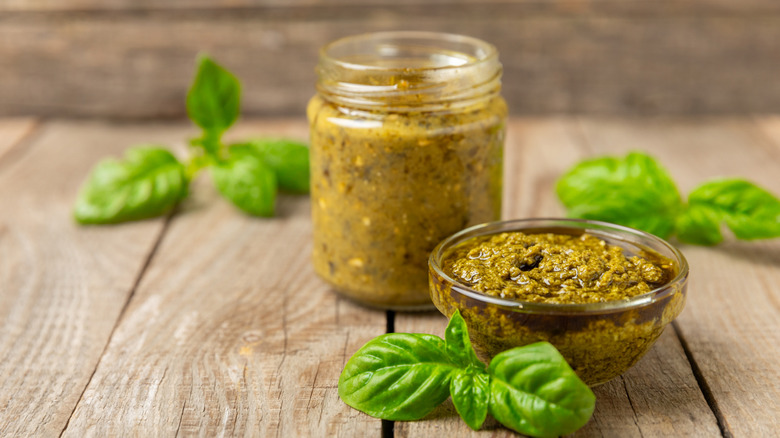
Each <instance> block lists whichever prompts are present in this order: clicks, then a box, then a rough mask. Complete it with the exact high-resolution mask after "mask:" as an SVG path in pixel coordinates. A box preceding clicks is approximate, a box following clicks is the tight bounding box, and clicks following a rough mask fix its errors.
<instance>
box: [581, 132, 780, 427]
mask: <svg viewBox="0 0 780 438" xmlns="http://www.w3.org/2000/svg"><path fill="white" fill-rule="evenodd" d="M582 129H583V131H584V137H585V138H586V141H587V143H588V145H589V148H590V150H591V151H592V152H593V153H594V154H603V153H610V154H615V153H617V154H623V153H625V152H627V151H628V150H630V149H640V150H645V151H649V152H650V153H652V154H654V155H655V156H656V157H657V158H658V159H659V160H660V161H661V162H662V163H663V164H664V165H665V166H666V167H667V168H668V169H669V171H670V172H671V174H672V176H673V177H674V178H675V180H676V181H678V182H679V186H680V187H681V189H682V191H683V192H684V193H687V192H689V191H690V190H691V189H692V188H693V187H695V186H696V185H698V184H700V183H702V182H704V181H705V180H707V179H710V178H716V177H726V176H741V177H746V178H749V179H750V180H752V181H754V182H756V183H758V184H760V185H762V186H764V187H766V188H767V189H769V190H770V191H772V192H774V193H780V178H778V175H779V174H780V173H779V172H780V157H778V148H774V147H771V145H767V144H766V141H767V140H766V137H765V136H764V135H763V134H762V133H761V132H759V131H758V130H757V129H756V127H755V125H754V124H752V123H750V121H745V120H744V119H740V120H729V119H717V120H715V121H713V120H707V119H703V120H698V121H692V120H637V121H633V122H631V121H626V120H621V121H616V120H587V121H583V122H582ZM762 142H763V143H762ZM681 249H682V251H683V253H684V254H685V256H686V257H687V258H688V262H689V264H690V267H691V268H690V269H691V279H690V287H689V294H688V303H687V306H686V308H685V310H684V311H683V313H682V315H681V316H680V318H679V319H678V320H677V324H678V325H677V327H678V328H679V333H680V335H681V337H682V339H683V341H684V345H685V346H686V347H687V348H688V350H689V354H690V355H691V357H692V358H693V360H694V362H695V366H696V367H697V368H698V371H699V372H700V374H701V375H700V384H701V385H702V387H703V388H704V389H705V391H706V392H708V393H709V395H710V396H711V404H712V405H713V409H714V410H715V411H716V412H718V413H719V415H720V416H721V418H720V422H721V427H722V428H723V429H724V432H725V433H727V434H732V435H733V436H770V435H772V434H775V433H776V431H777V430H778V425H779V424H778V421H779V420H778V417H777V415H776V412H777V401H778V400H780V371H779V370H778V367H777V361H778V358H780V348H778V345H780V319H778V313H779V312H780V304H779V303H780V288H778V286H777V285H778V284H780V241H778V240H777V239H775V240H771V241H763V242H737V241H735V240H734V239H733V238H731V239H729V241H728V242H727V243H725V244H722V245H719V246H718V247H715V248H703V247H696V246H689V245H682V246H681Z"/></svg>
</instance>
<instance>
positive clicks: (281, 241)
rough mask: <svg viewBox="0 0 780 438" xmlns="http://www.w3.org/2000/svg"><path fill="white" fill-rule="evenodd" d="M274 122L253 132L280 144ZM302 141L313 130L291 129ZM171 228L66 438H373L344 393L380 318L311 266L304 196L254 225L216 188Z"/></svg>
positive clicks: (200, 187) (287, 200) (199, 195)
mask: <svg viewBox="0 0 780 438" xmlns="http://www.w3.org/2000/svg"><path fill="white" fill-rule="evenodd" d="M280 125H281V124H279V123H273V122H269V123H266V124H263V125H257V126H254V127H249V128H247V129H246V131H251V132H253V133H257V134H260V133H267V134H277V135H278V134H280V133H285V132H290V128H289V127H288V128H287V131H285V128H283V127H282V128H281V129H280ZM294 129H295V132H296V133H297V134H298V135H301V134H304V135H305V132H306V128H305V125H303V124H300V123H298V124H295V125H294ZM196 185H197V187H196V188H195V189H193V194H194V198H193V199H192V200H191V202H190V203H188V204H187V205H185V206H184V208H183V210H182V211H181V212H180V214H178V215H177V216H176V217H175V218H174V220H173V221H172V223H171V225H170V228H169V230H168V232H167V233H166V235H165V238H164V239H163V241H162V243H161V245H160V248H159V250H158V252H157V253H156V255H155V257H154V258H153V259H152V261H151V264H150V265H149V268H148V270H147V273H146V275H145V276H144V278H143V280H142V281H141V283H140V285H139V287H138V290H137V292H136V293H135V295H134V296H133V299H132V301H131V303H130V306H129V308H128V309H127V312H126V313H125V316H124V317H123V318H122V320H121V322H120V324H119V326H118V327H117V330H116V332H115V334H114V336H113V338H112V339H111V342H110V344H109V346H108V348H107V350H106V352H105V354H104V355H103V358H102V360H101V362H100V365H99V367H98V368H97V371H96V373H95V376H94V378H93V379H92V382H91V383H90V385H89V387H88V388H87V389H86V391H85V393H84V397H83V398H82V400H81V402H80V403H79V405H78V407H77V408H76V410H75V412H74V414H73V417H72V419H71V421H70V423H69V425H68V428H67V430H66V431H65V434H64V436H68V437H70V436H74V437H81V436H114V435H118V436H124V435H137V436H160V435H166V436H172V435H179V434H181V435H185V436H189V435H205V436H222V435H228V436H234V435H248V436H263V437H273V436H278V437H288V436H368V435H374V436H377V435H379V434H380V429H381V423H380V421H379V420H376V419H373V418H370V417H368V416H365V415H363V414H361V413H359V412H357V411H355V410H353V409H351V408H349V407H348V406H346V405H345V404H343V403H342V402H341V401H340V400H339V398H338V395H337V388H336V383H337V381H338V376H339V374H340V373H341V370H342V368H343V366H344V364H345V363H346V360H347V359H348V358H349V357H350V356H351V355H352V353H353V352H354V351H356V350H357V349H358V348H359V347H360V346H362V345H363V344H364V343H365V342H367V341H368V340H369V339H371V338H373V337H374V336H378V335H379V334H382V333H384V331H385V312H383V311H375V310H367V309H364V308H360V307H357V306H356V305H353V304H351V303H350V302H346V301H343V300H342V299H340V298H339V297H338V296H337V295H335V294H334V293H333V292H332V291H330V290H329V288H328V287H327V286H326V285H325V284H323V283H322V282H321V281H320V280H319V279H318V278H316V277H315V275H314V273H313V271H312V267H311V263H310V262H309V253H310V241H311V226H310V220H309V200H308V197H306V196H303V197H292V196H290V197H283V198H282V199H281V200H280V202H279V206H278V209H279V215H278V217H276V218H273V219H258V218H250V217H247V216H245V215H243V214H241V213H239V212H238V211H236V209H235V208H233V207H232V206H231V205H228V203H227V202H225V201H223V200H221V199H219V198H218V197H217V196H216V194H215V191H214V190H213V189H212V188H211V184H210V182H209V181H208V178H205V175H204V177H203V178H201V179H199V180H198V181H197V184H196Z"/></svg>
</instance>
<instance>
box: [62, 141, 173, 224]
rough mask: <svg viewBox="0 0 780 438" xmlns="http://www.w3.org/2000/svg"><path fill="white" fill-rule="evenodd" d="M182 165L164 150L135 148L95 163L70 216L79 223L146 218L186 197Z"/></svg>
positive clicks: (160, 212)
mask: <svg viewBox="0 0 780 438" xmlns="http://www.w3.org/2000/svg"><path fill="white" fill-rule="evenodd" d="M187 184H188V181H187V178H186V176H185V170H184V166H183V165H182V164H181V163H180V162H179V161H178V160H177V159H176V157H175V156H173V154H172V153H170V152H169V151H168V150H166V149H163V148H161V147H156V146H136V147H133V148H130V149H128V150H127V151H126V152H125V156H124V159H122V160H119V161H117V160H113V159H107V160H103V161H101V162H100V163H98V164H97V165H96V166H95V167H94V169H92V173H91V174H90V176H89V177H88V179H87V181H86V182H85V183H84V185H83V186H82V187H81V190H80V192H79V196H78V199H77V200H76V206H75V208H74V216H75V218H76V220H77V221H78V222H79V223H82V224H110V223H117V222H124V221H131V220H138V219H147V218H150V217H154V216H159V215H162V214H164V213H166V212H168V211H170V210H171V209H172V208H173V207H174V206H175V205H176V204H177V203H178V202H179V201H181V200H182V199H184V198H185V197H186V196H187Z"/></svg>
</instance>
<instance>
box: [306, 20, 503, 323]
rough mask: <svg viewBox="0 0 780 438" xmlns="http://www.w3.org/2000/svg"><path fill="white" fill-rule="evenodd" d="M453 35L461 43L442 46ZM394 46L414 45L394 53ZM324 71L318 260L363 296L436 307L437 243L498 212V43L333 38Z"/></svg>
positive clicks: (339, 284) (315, 114)
mask: <svg viewBox="0 0 780 438" xmlns="http://www.w3.org/2000/svg"><path fill="white" fill-rule="evenodd" d="M442 38H444V39H442ZM451 38H456V39H457V41H456V42H457V43H458V44H456V45H453V47H456V48H459V49H462V50H464V52H463V53H461V52H454V51H453V50H454V49H448V50H443V49H442V48H441V47H439V45H443V46H448V45H449V44H450V42H451V41H449V39H451ZM365 39H367V40H368V42H366V41H364V40H365ZM387 40H390V42H387ZM364 44H366V45H365V46H364ZM344 45H345V46H346V48H344V47H342V46H344ZM375 45H376V46H375ZM469 45H474V46H475V49H474V53H466V52H465V50H466V49H464V47H470V46H469ZM388 46H394V47H396V49H397V51H398V53H401V52H404V51H408V52H409V53H408V54H406V56H400V55H398V54H397V53H396V52H392V53H396V55H393V56H390V58H387V59H385V56H386V55H384V53H386V52H387V53H391V52H388V51H387V50H384V49H382V48H383V47H384V48H387V47H388ZM377 47H378V48H377ZM478 49H479V50H478ZM375 50H376V51H377V52H376V53H375V52H374V51H375ZM383 50H384V51H383ZM480 50H481V51H480ZM354 52H356V53H354ZM326 55H327V56H326ZM480 57H487V58H485V59H482V58H480ZM332 58H338V59H335V60H334V59H332ZM355 66H358V67H360V68H356V67H355ZM318 73H319V75H320V80H319V82H318V94H317V95H316V96H314V97H313V98H312V99H311V101H310V102H309V106H308V109H307V114H308V118H309V122H310V128H311V129H310V138H311V160H310V162H311V181H312V186H311V199H312V219H313V227H314V228H313V241H314V242H313V262H314V268H315V271H316V272H317V274H318V275H319V276H320V277H321V278H323V279H324V280H325V281H327V282H328V283H329V284H331V285H332V286H333V287H334V289H335V290H336V291H338V292H339V293H341V294H344V295H346V296H348V297H350V298H352V299H354V300H356V301H359V302H361V303H363V304H367V305H371V306H375V307H382V308H397V309H412V308H424V307H430V306H431V301H430V295H429V291H428V283H427V263H426V261H427V258H428V255H429V254H430V251H431V250H432V249H433V248H434V247H435V246H436V244H437V243H438V242H439V241H441V240H442V239H444V238H445V237H447V236H448V235H450V234H452V233H454V232H456V231H458V230H460V229H462V228H465V227H468V226H471V225H474V224H478V223H482V222H487V221H491V220H496V219H498V217H499V215H500V211H501V184H502V157H503V144H504V131H505V120H506V116H507V108H506V103H505V101H504V100H503V99H502V98H501V97H500V95H498V91H499V90H500V82H499V78H500V64H498V60H497V57H496V56H495V49H493V48H492V46H489V45H487V44H486V43H483V42H480V41H478V40H473V39H470V38H466V37H458V36H452V35H445V36H442V35H441V34H431V33H419V32H409V33H407V32H400V33H389V34H375V35H365V36H359V37H355V40H350V39H347V40H346V41H345V42H337V43H334V46H332V47H329V48H326V49H324V51H323V57H321V60H320V66H319V67H318Z"/></svg>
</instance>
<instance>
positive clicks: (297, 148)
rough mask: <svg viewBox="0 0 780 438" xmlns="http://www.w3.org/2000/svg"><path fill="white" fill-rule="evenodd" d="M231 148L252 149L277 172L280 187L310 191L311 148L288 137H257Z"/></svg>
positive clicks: (296, 190)
mask: <svg viewBox="0 0 780 438" xmlns="http://www.w3.org/2000/svg"><path fill="white" fill-rule="evenodd" d="M231 150H244V151H246V150H251V151H253V152H254V153H255V154H257V155H258V156H259V157H260V158H261V159H262V160H263V162H264V163H265V164H266V165H268V166H269V167H270V168H271V169H273V170H274V172H275V173H276V179H277V181H279V188H280V189H282V190H287V191H289V192H293V193H308V192H309V148H308V147H307V146H306V144H304V143H301V142H297V141H294V140H287V139H278V138H276V139H274V138H270V139H257V140H251V141H248V142H244V143H239V144H236V145H233V146H232V147H231Z"/></svg>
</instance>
